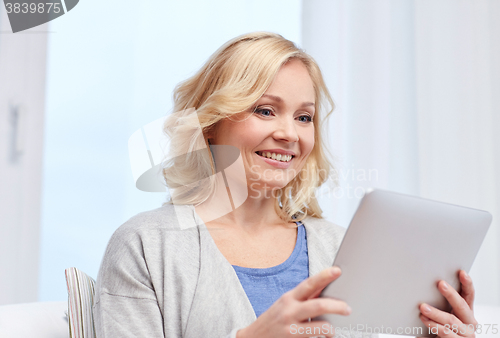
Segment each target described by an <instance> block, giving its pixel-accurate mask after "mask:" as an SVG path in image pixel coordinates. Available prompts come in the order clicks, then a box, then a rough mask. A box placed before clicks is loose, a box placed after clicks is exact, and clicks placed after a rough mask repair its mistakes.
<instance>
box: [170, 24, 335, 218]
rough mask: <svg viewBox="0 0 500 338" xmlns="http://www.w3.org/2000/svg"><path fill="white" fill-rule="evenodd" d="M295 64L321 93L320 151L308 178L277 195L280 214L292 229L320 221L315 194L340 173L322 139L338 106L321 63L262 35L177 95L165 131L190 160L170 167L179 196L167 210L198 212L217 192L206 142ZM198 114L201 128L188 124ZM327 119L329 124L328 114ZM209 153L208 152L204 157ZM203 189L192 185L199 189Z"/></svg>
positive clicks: (307, 168) (231, 48)
mask: <svg viewBox="0 0 500 338" xmlns="http://www.w3.org/2000/svg"><path fill="white" fill-rule="evenodd" d="M292 59H294V60H295V59H298V60H300V61H301V62H302V63H303V64H304V65H305V67H306V68H307V70H308V72H309V75H310V76H311V79H312V82H313V85H314V90H315V108H316V114H315V118H314V120H313V123H314V127H315V144H314V147H313V150H312V151H311V153H310V155H309V157H308V159H307V160H306V163H305V165H304V167H303V168H302V170H301V171H300V172H299V174H298V175H297V176H295V178H294V179H292V180H291V181H290V182H289V183H288V184H287V185H286V186H285V187H283V188H282V189H280V190H279V191H278V192H277V193H276V194H275V195H276V196H277V197H276V198H275V210H276V212H277V214H278V215H279V216H280V218H281V219H283V220H284V221H287V222H291V221H298V220H302V219H303V218H305V217H306V216H307V215H310V216H313V217H317V218H321V217H322V216H321V214H322V211H321V208H320V206H319V203H318V201H317V199H316V196H315V191H316V188H318V187H320V186H321V185H322V184H323V183H324V182H325V181H326V180H327V179H328V175H329V173H330V172H331V170H332V169H333V166H332V165H331V163H330V162H329V160H328V159H327V156H326V154H327V150H326V146H325V144H324V141H323V139H322V137H321V126H322V123H323V121H324V119H325V118H326V117H327V116H328V115H330V113H331V112H332V111H333V108H334V104H333V100H332V98H331V96H330V94H329V92H328V89H327V88H326V85H325V83H324V80H323V76H322V75H321V71H320V69H319V67H318V65H317V64H316V62H315V61H314V59H313V58H312V57H311V56H309V55H308V54H306V53H305V52H304V51H302V50H301V49H299V48H298V47H297V46H296V45H295V44H294V43H293V42H291V41H289V40H287V39H285V38H283V37H282V36H281V35H278V34H273V33H268V32H256V33H250V34H246V35H242V36H239V37H237V38H235V39H233V40H230V41H229V42H227V43H226V44H224V45H223V46H222V47H221V48H219V49H218V50H217V51H216V52H215V53H214V54H213V55H212V56H211V57H210V58H209V59H208V61H207V62H206V63H205V65H204V66H203V67H202V68H201V69H200V70H199V71H198V72H197V73H196V74H195V75H194V76H192V77H191V78H189V79H187V80H185V81H183V82H181V83H180V84H178V85H177V87H176V88H175V91H174V112H177V113H175V114H173V115H172V116H175V117H172V118H168V119H167V121H166V123H165V125H164V131H165V132H166V133H167V135H169V136H170V139H171V140H172V141H171V142H172V144H171V149H173V150H174V151H175V152H177V153H178V154H185V155H184V156H177V157H176V156H171V160H169V161H166V162H164V165H163V176H164V178H165V181H166V182H167V186H168V187H169V188H176V189H174V193H173V195H172V199H171V200H170V201H169V202H167V203H172V200H174V201H175V204H193V205H198V204H200V203H202V202H204V201H206V200H207V199H208V198H209V196H210V195H211V194H212V193H213V192H214V190H215V183H214V182H215V179H214V175H213V174H215V165H214V161H213V157H212V154H211V153H210V151H207V149H209V148H208V143H207V135H209V134H211V133H212V132H213V131H215V128H216V125H217V123H218V122H219V121H221V120H222V119H225V118H228V117H231V116H232V115H234V114H238V113H240V112H243V111H247V110H248V109H250V108H251V107H252V106H253V105H254V104H255V102H257V100H259V99H260V97H261V96H262V95H263V94H264V93H265V92H266V90H267V89H268V88H269V86H270V85H271V83H272V81H273V79H274V78H275V76H276V74H277V73H278V71H279V70H280V68H281V67H282V66H283V65H284V64H285V63H287V62H288V61H290V60H292ZM193 109H194V110H195V111H196V113H197V116H198V120H199V124H200V126H201V130H199V126H197V123H198V121H192V120H190V119H189V118H188V116H189V113H192V112H194V110H193ZM325 113H326V115H325V116H324V117H323V118H322V117H321V114H325ZM202 148H204V149H205V150H198V149H202ZM200 180H203V182H204V183H203V184H196V183H193V182H200Z"/></svg>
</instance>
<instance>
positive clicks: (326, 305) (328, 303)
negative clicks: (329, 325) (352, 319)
mask: <svg viewBox="0 0 500 338" xmlns="http://www.w3.org/2000/svg"><path fill="white" fill-rule="evenodd" d="M325 313H334V314H338V315H342V316H348V315H350V314H351V308H350V307H349V306H348V305H347V303H346V302H344V301H341V300H337V299H332V298H314V299H309V300H307V301H305V302H302V303H301V305H300V307H298V308H297V318H298V320H299V321H304V320H307V319H308V318H314V317H317V316H320V315H323V314H325Z"/></svg>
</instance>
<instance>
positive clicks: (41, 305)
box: [0, 302, 69, 338]
mask: <svg viewBox="0 0 500 338" xmlns="http://www.w3.org/2000/svg"><path fill="white" fill-rule="evenodd" d="M67 309H68V303H67V302H38V303H24V304H12V305H3V306H0V337H2V338H3V337H12V338H33V337H36V338H68V336H69V335H68V319H67V318H66V313H65V312H66V310H67Z"/></svg>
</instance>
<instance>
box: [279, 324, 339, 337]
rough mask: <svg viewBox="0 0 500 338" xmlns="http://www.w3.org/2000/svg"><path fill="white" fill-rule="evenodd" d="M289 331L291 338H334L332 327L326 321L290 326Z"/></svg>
mask: <svg viewBox="0 0 500 338" xmlns="http://www.w3.org/2000/svg"><path fill="white" fill-rule="evenodd" d="M289 329H290V334H291V335H292V336H293V337H312V336H319V335H323V336H326V337H333V336H335V328H334V326H333V325H332V324H330V323H329V322H327V321H317V322H316V321H313V322H308V323H297V324H292V325H290V328H289Z"/></svg>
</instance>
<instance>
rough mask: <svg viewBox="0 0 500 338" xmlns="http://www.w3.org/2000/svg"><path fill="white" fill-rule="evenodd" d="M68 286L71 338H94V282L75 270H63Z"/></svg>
mask: <svg viewBox="0 0 500 338" xmlns="http://www.w3.org/2000/svg"><path fill="white" fill-rule="evenodd" d="M65 273H66V284H67V285H68V320H69V336H70V337H71V338H95V328H94V316H93V313H92V306H93V305H94V284H95V281H94V280H93V279H92V278H91V277H89V276H88V275H87V274H85V273H84V272H82V271H80V270H78V269H77V268H68V269H66V270H65Z"/></svg>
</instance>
